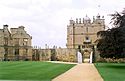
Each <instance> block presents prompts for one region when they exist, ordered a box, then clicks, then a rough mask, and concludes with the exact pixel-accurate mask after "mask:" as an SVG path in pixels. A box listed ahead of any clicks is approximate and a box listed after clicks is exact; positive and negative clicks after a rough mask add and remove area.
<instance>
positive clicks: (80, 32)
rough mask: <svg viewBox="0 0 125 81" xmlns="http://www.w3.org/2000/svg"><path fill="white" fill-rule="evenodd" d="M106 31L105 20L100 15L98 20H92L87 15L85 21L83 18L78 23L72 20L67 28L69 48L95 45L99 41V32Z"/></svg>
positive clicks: (97, 17)
mask: <svg viewBox="0 0 125 81" xmlns="http://www.w3.org/2000/svg"><path fill="white" fill-rule="evenodd" d="M104 29H105V21H104V18H103V17H102V18H101V17H100V15H99V14H98V15H97V16H96V18H94V17H93V21H92V22H91V20H90V18H89V17H88V16H87V15H86V17H85V18H83V20H81V18H80V19H79V20H78V19H76V21H74V20H72V19H71V20H70V24H69V25H68V26H67V48H85V47H86V43H90V44H91V45H94V44H95V41H96V40H97V32H99V31H102V30H104Z"/></svg>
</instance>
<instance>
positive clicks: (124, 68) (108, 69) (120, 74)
mask: <svg viewBox="0 0 125 81" xmlns="http://www.w3.org/2000/svg"><path fill="white" fill-rule="evenodd" d="M95 66H96V68H97V70H98V71H99V73H100V74H101V76H102V78H103V79H104V81H125V64H124V63H95Z"/></svg>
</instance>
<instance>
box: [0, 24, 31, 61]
mask: <svg viewBox="0 0 125 81" xmlns="http://www.w3.org/2000/svg"><path fill="white" fill-rule="evenodd" d="M24 28H25V27H24V26H19V27H18V28H11V29H10V31H9V29H8V25H4V26H3V29H0V59H1V60H31V59H32V46H31V43H32V42H31V39H32V37H31V36H30V35H29V34H27V32H26V31H25V30H24Z"/></svg>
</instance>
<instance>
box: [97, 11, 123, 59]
mask: <svg viewBox="0 0 125 81" xmlns="http://www.w3.org/2000/svg"><path fill="white" fill-rule="evenodd" d="M111 16H112V19H111V24H113V27H112V29H108V30H106V31H100V32H98V33H97V35H98V36H100V37H101V39H99V42H98V44H97V48H98V51H100V56H101V57H103V58H124V57H125V10H124V11H123V12H122V13H118V12H116V13H115V14H111Z"/></svg>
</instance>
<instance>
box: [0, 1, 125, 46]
mask: <svg viewBox="0 0 125 81" xmlns="http://www.w3.org/2000/svg"><path fill="white" fill-rule="evenodd" d="M98 6H100V7H98ZM123 8H125V0H0V28H2V26H3V24H8V25H9V28H11V27H18V26H20V25H23V26H25V30H26V31H27V32H28V33H29V34H30V35H32V38H33V39H32V45H33V46H39V47H42V48H44V47H45V44H47V45H49V47H53V46H54V45H56V46H57V47H66V37H67V25H68V24H69V20H70V19H71V18H72V19H74V20H75V19H76V18H84V17H85V16H86V14H87V15H88V16H89V17H90V18H91V19H92V17H93V16H96V15H97V14H98V13H100V15H101V16H105V20H106V25H107V26H109V22H110V17H109V16H107V15H108V14H112V13H114V12H115V11H118V12H120V11H122V10H123Z"/></svg>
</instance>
